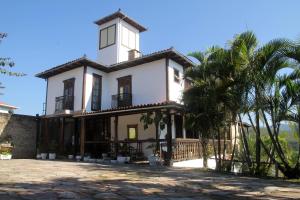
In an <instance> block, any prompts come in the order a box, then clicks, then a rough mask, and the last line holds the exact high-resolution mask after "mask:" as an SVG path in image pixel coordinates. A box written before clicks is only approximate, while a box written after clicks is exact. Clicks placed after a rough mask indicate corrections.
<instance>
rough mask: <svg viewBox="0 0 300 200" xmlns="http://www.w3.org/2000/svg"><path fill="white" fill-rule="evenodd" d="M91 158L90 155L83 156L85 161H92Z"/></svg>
mask: <svg viewBox="0 0 300 200" xmlns="http://www.w3.org/2000/svg"><path fill="white" fill-rule="evenodd" d="M90 158H91V157H90V156H84V157H83V161H84V162H89V161H90Z"/></svg>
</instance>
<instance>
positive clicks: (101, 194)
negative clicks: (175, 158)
mask: <svg viewBox="0 0 300 200" xmlns="http://www.w3.org/2000/svg"><path fill="white" fill-rule="evenodd" d="M23 162H26V161H25V160H23ZM32 165H33V166H32ZM37 165H38V166H37ZM30 166H32V167H31V168H28V167H30ZM0 168H1V163H0ZM14 169H15V170H17V171H15V172H16V174H13V172H14V170H13V171H11V173H12V174H9V176H8V177H9V178H8V179H7V180H4V179H2V180H1V181H0V199H157V200H158V199H174V200H175V199H185V200H188V199H270V198H272V199H288V198H290V199H297V198H298V197H300V187H299V186H298V185H294V184H288V183H286V182H282V181H278V180H264V179H258V178H251V177H238V176H232V175H222V174H217V173H213V172H201V171H195V170H183V169H174V168H164V167H159V168H153V167H148V166H134V165H100V164H90V163H73V162H72V163H71V162H61V161H57V162H51V161H47V162H43V161H34V162H33V163H32V164H28V165H23V168H22V167H21V166H20V167H15V168H14ZM51 170H52V171H51ZM0 172H1V173H2V172H3V170H0ZM7 172H8V173H9V172H10V171H9V169H7ZM28 172H31V175H29V174H26V175H23V179H19V180H18V178H20V177H22V174H21V173H28ZM43 172H44V173H43ZM45 172H46V173H45ZM47 173H48V174H47ZM39 174H40V177H39V176H38V175H39ZM0 175H1V174H0ZM0 177H1V176H0Z"/></svg>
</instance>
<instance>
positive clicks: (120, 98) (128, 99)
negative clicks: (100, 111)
mask: <svg viewBox="0 0 300 200" xmlns="http://www.w3.org/2000/svg"><path fill="white" fill-rule="evenodd" d="M131 105H132V94H131V93H120V94H115V95H112V98H111V107H112V108H118V107H126V106H131Z"/></svg>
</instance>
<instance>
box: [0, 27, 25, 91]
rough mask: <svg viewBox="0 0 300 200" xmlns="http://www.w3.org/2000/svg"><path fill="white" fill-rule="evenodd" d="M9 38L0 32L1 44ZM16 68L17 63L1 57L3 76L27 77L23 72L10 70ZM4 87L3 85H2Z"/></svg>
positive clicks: (0, 66) (0, 67)
mask: <svg viewBox="0 0 300 200" xmlns="http://www.w3.org/2000/svg"><path fill="white" fill-rule="evenodd" d="M6 37H7V34H6V33H1V32H0V43H1V42H2V40H3V39H4V38H6ZM14 66H15V63H14V62H13V61H12V60H11V59H10V58H9V57H0V73H1V74H3V75H8V76H25V75H26V74H24V73H22V72H13V71H11V70H10V69H8V68H12V67H14ZM0 85H2V83H0ZM3 88H4V87H3V86H1V87H0V89H3Z"/></svg>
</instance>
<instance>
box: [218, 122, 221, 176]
mask: <svg viewBox="0 0 300 200" xmlns="http://www.w3.org/2000/svg"><path fill="white" fill-rule="evenodd" d="M221 159H222V158H221V133H220V127H218V171H221V167H222V160H221Z"/></svg>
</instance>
